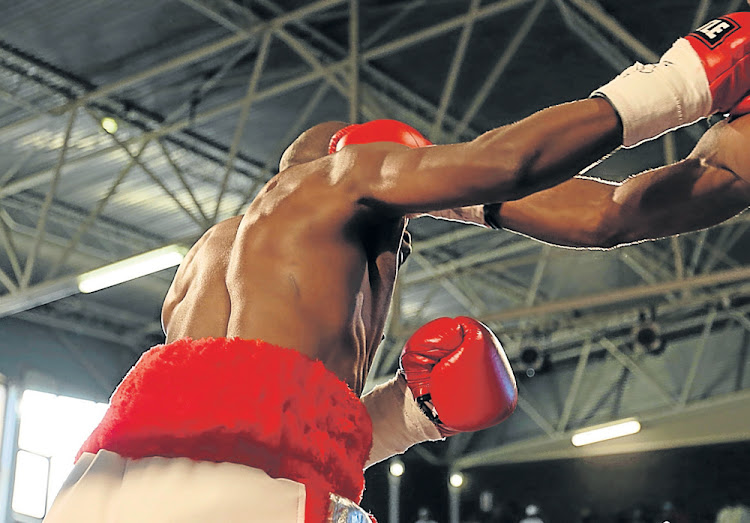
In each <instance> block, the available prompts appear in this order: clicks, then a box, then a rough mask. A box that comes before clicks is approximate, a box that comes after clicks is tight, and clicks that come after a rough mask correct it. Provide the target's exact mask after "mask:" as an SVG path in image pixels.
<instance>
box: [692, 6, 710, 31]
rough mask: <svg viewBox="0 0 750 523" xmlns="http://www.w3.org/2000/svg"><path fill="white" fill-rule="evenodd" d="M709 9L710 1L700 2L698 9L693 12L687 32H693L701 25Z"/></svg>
mask: <svg viewBox="0 0 750 523" xmlns="http://www.w3.org/2000/svg"><path fill="white" fill-rule="evenodd" d="M709 9H711V0H700V1H699V2H698V7H697V8H696V10H695V16H694V17H693V23H692V24H691V26H690V27H689V28H688V30H689V31H693V30H695V29H697V28H699V27H700V26H702V25H703V22H705V21H706V17H707V16H708V10H709Z"/></svg>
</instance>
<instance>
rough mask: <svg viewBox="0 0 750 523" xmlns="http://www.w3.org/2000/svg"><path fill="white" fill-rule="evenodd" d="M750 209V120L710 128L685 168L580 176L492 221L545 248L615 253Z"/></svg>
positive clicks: (509, 206)
mask: <svg viewBox="0 0 750 523" xmlns="http://www.w3.org/2000/svg"><path fill="white" fill-rule="evenodd" d="M748 206H750V116H746V117H742V118H739V119H736V120H734V121H732V122H726V121H724V122H720V123H718V124H716V125H715V126H713V127H712V128H711V129H709V131H708V132H706V134H705V135H704V136H703V138H702V139H701V140H700V141H699V143H698V145H697V146H696V147H695V149H694V150H693V152H692V153H691V154H690V155H689V156H688V158H686V159H685V160H682V161H680V162H677V163H675V164H672V165H668V166H666V167H661V168H658V169H654V170H651V171H646V172H644V173H641V174H638V175H635V176H632V177H630V178H628V179H627V180H625V181H624V182H622V183H613V182H605V181H602V180H597V179H592V178H586V177H578V178H574V179H572V180H570V181H567V182H564V183H562V184H560V185H558V186H556V187H553V188H550V189H548V190H545V191H542V192H539V193H536V194H532V195H530V196H528V197H526V198H522V199H520V200H517V201H513V202H505V203H503V204H502V205H500V206H495V207H492V206H488V207H487V208H486V212H488V213H489V214H488V216H487V220H488V221H490V222H492V223H496V224H498V225H500V226H502V227H503V228H506V229H508V230H511V231H515V232H520V233H522V234H525V235H528V236H531V237H532V238H535V239H539V240H542V241H545V242H548V243H552V244H556V245H562V246H571V247H597V248H610V247H614V246H617V245H622V244H627V243H632V242H637V241H641V240H648V239H654V238H660V237H664V236H670V235H673V234H679V233H684V232H689V231H695V230H698V229H703V228H706V227H710V226H712V225H716V224H718V223H721V222H722V221H724V220H726V219H728V218H731V217H732V216H734V215H736V214H738V213H739V212H741V211H742V210H744V209H745V208H747V207H748Z"/></svg>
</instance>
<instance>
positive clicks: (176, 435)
mask: <svg viewBox="0 0 750 523" xmlns="http://www.w3.org/2000/svg"><path fill="white" fill-rule="evenodd" d="M371 446H372V422H371V420H370V417H369V415H368V414H367V410H366V409H365V407H364V405H362V402H361V401H360V400H359V398H357V397H356V395H355V394H354V393H353V392H352V391H351V390H350V389H349V387H347V386H346V384H345V383H343V382H342V381H340V380H339V379H338V378H337V377H336V376H335V375H334V374H333V373H332V372H330V371H329V370H327V369H326V368H325V367H324V366H323V364H322V363H321V362H319V361H314V360H311V359H310V358H308V357H306V356H304V355H302V354H300V353H299V352H297V351H294V350H290V349H284V348H280V347H276V346H273V345H270V344H268V343H265V342H263V341H258V340H252V341H249V340H243V339H238V338H234V339H224V338H218V339H213V338H207V339H201V340H190V339H183V340H179V341H176V342H174V343H171V344H169V345H158V346H156V347H154V348H152V349H151V350H149V351H147V352H146V353H144V354H143V356H141V358H140V360H138V363H137V364H136V365H135V366H134V367H133V368H132V369H131V370H130V372H129V373H128V374H127V375H126V376H125V378H124V379H123V381H122V383H120V385H119V386H118V387H117V390H115V392H114V394H113V396H112V399H111V402H110V407H109V409H108V410H107V413H106V414H105V415H104V419H103V420H102V422H101V423H100V424H99V426H98V427H97V428H96V429H95V430H94V432H93V433H92V434H91V436H89V438H88V439H87V440H86V442H85V443H84V444H83V447H81V450H80V451H79V452H78V457H80V455H81V454H82V453H83V452H91V453H94V454H95V453H96V452H98V451H99V450H100V449H106V450H109V451H112V452H116V453H118V454H120V455H121V456H123V457H127V458H143V457H149V456H163V457H189V458H193V459H195V460H201V461H214V462H230V463H239V464H243V465H248V466H251V467H255V468H260V469H262V470H264V471H266V472H267V473H268V474H269V475H270V476H272V477H274V478H288V479H291V480H294V481H298V482H300V483H303V484H305V486H306V493H307V506H306V514H307V518H306V521H309V522H313V521H322V520H323V519H324V518H325V515H326V514H327V511H328V493H329V492H334V493H336V494H339V495H340V496H344V497H346V498H349V499H351V500H354V501H356V502H359V501H360V500H361V497H362V491H363V490H364V475H363V468H364V464H365V462H366V460H367V456H368V454H369V452H370V447H371ZM78 457H76V459H78Z"/></svg>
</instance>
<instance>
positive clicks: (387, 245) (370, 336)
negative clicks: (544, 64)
mask: <svg viewBox="0 0 750 523" xmlns="http://www.w3.org/2000/svg"><path fill="white" fill-rule="evenodd" d="M748 16H750V15H748V14H747V13H736V14H734V15H731V16H730V17H728V18H727V20H726V21H725V23H726V24H727V25H728V26H729V27H730V29H731V31H730V30H729V29H727V30H726V31H725V32H726V35H724V37H722V38H719V37H716V38H715V40H716V41H714V42H712V43H711V46H710V48H708V49H703V48H701V47H700V46H697V47H696V46H693V44H692V43H690V41H689V40H684V41H683V40H680V41H678V43H677V44H676V45H675V47H674V48H673V49H671V50H670V51H668V52H667V53H666V54H665V55H664V57H663V59H662V61H661V62H660V63H659V64H654V65H652V66H648V67H646V66H639V65H636V66H634V67H633V68H631V70H629V71H626V73H624V74H623V75H621V76H620V77H618V78H617V79H615V80H613V82H611V83H610V84H608V85H607V86H605V87H603V88H602V89H600V90H599V91H597V93H596V96H594V97H593V98H591V99H588V100H582V101H578V102H573V103H570V104H565V105H561V106H557V107H552V108H549V109H545V110H543V111H541V112H539V113H537V114H534V115H532V116H530V117H529V118H526V119H524V120H522V121H520V122H518V123H515V124H513V125H509V126H505V127H501V128H498V129H495V130H492V131H490V132H488V133H485V134H484V135H482V136H480V137H479V138H477V139H476V140H474V141H472V142H469V143H463V144H455V145H446V146H429V145H430V144H429V142H427V141H426V140H425V139H424V138H423V137H421V135H419V133H417V132H416V131H415V130H413V129H411V128H408V126H404V125H403V124H400V123H398V122H393V121H385V122H384V121H376V122H370V123H366V124H362V125H353V126H348V125H346V124H344V123H340V122H328V123H324V124H320V125H317V126H315V127H313V128H312V129H310V130H308V131H306V132H305V133H303V134H302V135H301V136H300V137H299V138H298V139H297V140H296V141H295V142H294V143H293V144H292V145H291V146H290V147H289V148H288V149H287V150H286V151H285V153H284V155H283V156H282V158H281V161H280V165H279V170H280V173H279V174H278V175H277V176H276V177H274V178H273V179H272V180H271V181H269V183H268V184H266V186H265V187H264V188H263V189H262V190H261V191H260V192H259V194H258V195H257V196H256V198H255V200H254V201H253V202H252V203H251V205H250V206H249V208H248V209H247V211H246V212H245V214H244V215H243V216H241V217H236V218H232V219H230V220H227V221H225V222H222V223H220V224H218V225H216V226H215V227H213V228H212V229H211V230H209V231H208V232H207V233H206V234H205V235H204V236H203V237H202V238H201V239H200V240H199V241H198V242H197V243H196V244H195V245H194V246H193V248H192V249H191V251H190V253H189V254H188V256H187V257H186V258H185V260H184V261H183V263H182V265H181V266H180V268H179V269H178V271H177V274H176V277H175V280H174V282H173V284H172V287H171V288H170V290H169V292H168V294H167V297H166V299H165V303H164V308H163V312H162V320H163V324H164V327H165V332H166V334H167V344H166V345H163V346H158V347H155V348H153V349H151V350H150V351H148V352H147V353H146V354H144V356H143V357H142V358H141V360H140V361H139V362H138V364H137V365H136V366H135V367H134V369H132V370H131V372H130V373H129V374H128V376H126V378H125V379H124V380H123V383H122V384H121V385H120V387H118V389H117V391H116V392H115V394H114V396H113V398H112V404H111V407H110V409H109V410H108V412H107V414H106V415H105V417H104V419H103V421H102V423H101V424H100V426H99V427H98V428H97V429H96V430H95V431H94V433H93V434H92V435H91V436H90V437H89V439H88V440H87V441H86V443H85V444H84V446H83V447H82V449H81V453H80V457H79V459H78V465H77V466H76V470H74V472H73V474H72V475H71V477H70V478H69V481H68V483H67V484H66V485H65V487H64V488H63V490H62V491H61V494H60V496H59V498H58V500H57V501H56V502H55V505H54V506H53V507H52V510H51V513H50V515H49V517H48V521H50V522H54V523H58V522H62V521H78V522H81V521H103V520H113V521H164V520H179V521H205V520H207V519H220V520H222V521H264V522H271V521H278V522H280V523H281V522H286V521H302V520H304V521H309V522H319V521H331V520H332V518H336V519H335V520H336V521H338V520H339V519H340V518H339V515H340V514H341V513H342V512H346V513H347V514H348V515H347V516H346V517H350V518H351V519H349V521H359V519H356V518H358V517H360V516H359V515H358V514H360V513H359V512H357V508H356V506H353V502H357V501H358V500H359V496H360V495H361V491H362V486H363V478H362V468H363V467H364V466H365V465H366V464H367V463H368V462H374V461H376V460H377V459H382V458H383V457H385V456H387V455H389V453H393V452H399V451H401V450H402V449H403V448H406V447H408V446H409V445H410V444H412V443H414V442H417V441H420V440H423V439H435V438H439V437H441V436H448V435H451V434H454V433H456V432H458V431H465V430H477V429H481V428H485V427H488V426H491V425H492V424H494V423H497V422H499V421H502V420H503V419H505V417H507V416H508V415H509V414H510V412H512V410H513V407H514V406H515V401H516V390H515V383H514V381H513V378H512V374H511V373H510V369H509V367H508V365H507V360H506V359H505V357H504V356H503V354H502V351H501V349H500V347H499V344H498V343H497V340H496V339H495V338H494V336H493V335H492V333H491V332H489V330H487V329H486V328H485V327H484V326H483V325H481V324H479V323H477V322H475V321H473V320H470V319H467V318H457V319H441V320H438V321H437V322H434V323H430V324H428V325H427V326H425V327H424V329H420V330H419V331H418V332H417V333H415V338H413V339H412V340H410V342H409V343H407V346H406V347H405V348H404V353H403V355H402V370H401V371H400V372H399V373H398V374H397V376H396V377H395V378H394V379H393V380H391V382H389V383H387V384H386V385H384V386H382V387H381V388H378V389H376V390H375V391H373V393H371V394H370V395H368V396H366V397H364V398H362V401H360V400H359V398H358V396H359V395H360V394H361V392H362V389H363V386H364V382H365V379H366V378H367V374H368V371H369V368H370V365H371V362H372V358H373V356H374V354H375V350H376V348H377V346H378V344H379V343H380V341H381V336H382V332H383V329H384V325H385V319H386V314H387V311H388V308H389V305H390V300H391V296H392V293H393V287H394V283H395V279H396V276H397V273H398V268H399V262H400V261H403V258H404V256H405V255H406V254H408V247H407V243H408V242H406V241H405V228H406V224H407V216H413V215H418V214H423V213H429V214H432V215H435V216H437V217H442V218H448V219H460V220H462V221H469V222H476V223H481V224H485V223H487V219H486V216H485V212H484V207H482V206H483V205H484V204H490V203H495V202H502V201H508V200H515V199H519V198H522V197H524V196H528V195H531V194H534V193H536V192H538V191H542V190H544V189H547V188H549V187H551V186H554V185H556V184H559V183H561V182H563V181H565V180H567V179H569V178H571V177H572V176H573V174H574V173H576V172H578V171H580V170H581V169H582V168H583V167H585V166H586V165H589V164H590V163H591V162H593V161H595V160H596V159H598V158H600V157H601V156H602V155H603V154H605V153H607V152H609V151H611V150H612V149H613V148H615V147H617V146H619V145H621V144H624V145H634V144H637V143H639V142H640V141H642V140H646V139H649V138H652V137H654V136H657V135H659V134H661V133H662V132H665V131H667V130H669V129H672V128H674V127H678V126H680V125H685V124H688V123H690V122H691V121H693V120H695V119H698V118H702V117H706V116H708V115H710V114H713V113H715V112H717V111H724V110H728V109H730V108H732V107H733V106H735V105H736V104H737V103H738V102H740V101H741V100H742V98H743V96H744V95H745V93H746V92H747V91H748V88H750V71H747V70H746V65H747V57H748V55H749V53H748V49H746V45H745V44H744V42H745V41H746V40H747V39H748V37H749V36H750V27H746V24H747V21H748V20H747V17H748ZM717 30H718V29H717ZM714 32H715V31H714ZM720 32H721V31H720ZM685 42H687V45H686V44H685ZM451 209H458V210H454V211H451ZM373 439H374V440H375V441H373ZM207 484H208V485H211V487H208V486H207ZM205 489H207V490H205ZM204 490H205V494H201V492H204ZM344 498H348V499H349V500H351V501H347V500H346V499H344ZM212 509H213V510H212ZM219 510H220V513H219V514H220V515H219V516H218V517H217V516H216V513H217V512H216V511H219Z"/></svg>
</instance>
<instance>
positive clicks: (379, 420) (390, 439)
mask: <svg viewBox="0 0 750 523" xmlns="http://www.w3.org/2000/svg"><path fill="white" fill-rule="evenodd" d="M362 403H363V404H364V405H365V408H366V409H367V412H368V413H369V414H370V418H371V419H372V449H371V450H370V457H369V459H368V460H367V463H366V464H365V468H367V467H369V466H370V465H374V464H375V463H378V462H379V461H383V460H384V459H386V458H390V457H391V456H393V455H395V454H402V453H403V452H404V451H405V450H406V449H408V448H409V447H411V446H412V445H415V444H417V443H421V442H423V441H435V440H439V439H442V436H441V435H440V432H438V429H437V427H436V426H435V424H434V423H432V422H431V421H430V420H429V419H427V416H425V415H424V414H423V413H422V411H421V410H420V409H419V406H418V405H417V402H416V401H415V400H414V396H412V393H411V390H409V387H407V385H406V379H405V378H404V376H403V374H402V373H400V372H399V373H398V374H396V377H394V378H393V379H392V380H390V381H388V382H386V383H384V384H383V385H379V386H378V387H375V388H374V389H373V390H372V391H371V392H370V393H369V394H367V395H366V396H364V397H363V398H362Z"/></svg>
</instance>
